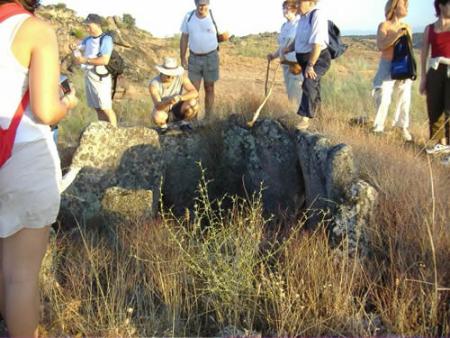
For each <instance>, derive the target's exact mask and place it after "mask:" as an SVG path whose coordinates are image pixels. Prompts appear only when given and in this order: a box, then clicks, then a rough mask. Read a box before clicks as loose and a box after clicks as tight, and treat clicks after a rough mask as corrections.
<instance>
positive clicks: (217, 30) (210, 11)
mask: <svg viewBox="0 0 450 338" xmlns="http://www.w3.org/2000/svg"><path fill="white" fill-rule="evenodd" d="M209 15H210V16H211V20H212V22H213V25H214V27H215V28H216V34H219V29H218V28H217V23H216V20H214V15H213V13H212V10H209Z"/></svg>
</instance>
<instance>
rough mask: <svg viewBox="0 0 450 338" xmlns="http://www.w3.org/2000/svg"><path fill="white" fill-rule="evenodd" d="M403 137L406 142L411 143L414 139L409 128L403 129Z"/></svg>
mask: <svg viewBox="0 0 450 338" xmlns="http://www.w3.org/2000/svg"><path fill="white" fill-rule="evenodd" d="M402 137H403V140H405V141H406V142H411V141H412V139H413V138H412V135H411V133H410V132H409V130H408V129H407V128H402Z"/></svg>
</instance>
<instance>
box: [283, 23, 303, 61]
mask: <svg viewBox="0 0 450 338" xmlns="http://www.w3.org/2000/svg"><path fill="white" fill-rule="evenodd" d="M299 20H300V16H299V15H297V16H296V17H295V18H294V19H293V20H292V21H289V20H288V21H286V22H285V23H284V24H283V25H282V26H281V30H280V35H279V36H278V45H279V47H280V49H281V48H285V47H287V46H288V45H289V44H290V43H291V42H293V41H295V35H296V33H297V25H298V22H299ZM285 58H286V60H288V61H293V62H297V59H296V58H295V52H292V53H288V54H286V55H285Z"/></svg>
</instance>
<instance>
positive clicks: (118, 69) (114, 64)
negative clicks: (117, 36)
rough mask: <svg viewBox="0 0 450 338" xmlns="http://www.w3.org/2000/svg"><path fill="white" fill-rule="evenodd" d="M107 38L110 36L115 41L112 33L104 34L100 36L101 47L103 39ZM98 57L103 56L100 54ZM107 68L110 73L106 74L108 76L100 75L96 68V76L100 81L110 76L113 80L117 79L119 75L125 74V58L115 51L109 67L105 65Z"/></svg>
mask: <svg viewBox="0 0 450 338" xmlns="http://www.w3.org/2000/svg"><path fill="white" fill-rule="evenodd" d="M105 36H110V37H111V38H112V39H113V41H114V36H113V33H111V32H106V33H103V34H102V35H101V36H100V47H101V45H102V43H103V39H104V38H105ZM98 56H101V55H100V54H99V55H98ZM105 68H106V70H107V71H108V73H106V74H101V73H98V72H97V66H96V67H95V68H94V72H95V74H97V75H98V76H99V77H100V79H103V78H104V77H106V76H108V75H109V74H111V77H112V78H113V79H115V78H117V77H118V76H119V75H121V74H123V72H124V70H125V62H124V60H123V58H122V57H121V56H120V54H119V53H118V52H117V51H116V50H115V49H113V51H112V53H111V57H110V58H109V62H108V64H107V65H105Z"/></svg>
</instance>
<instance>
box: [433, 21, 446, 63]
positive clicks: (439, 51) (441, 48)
mask: <svg viewBox="0 0 450 338" xmlns="http://www.w3.org/2000/svg"><path fill="white" fill-rule="evenodd" d="M429 27H430V28H429V30H428V40H429V43H430V45H431V57H432V58H438V57H444V58H450V32H441V33H437V32H436V31H435V30H434V25H433V24H432V25H430V26H429Z"/></svg>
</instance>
